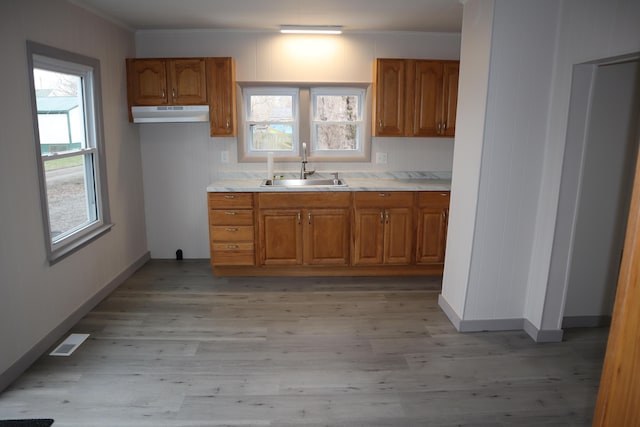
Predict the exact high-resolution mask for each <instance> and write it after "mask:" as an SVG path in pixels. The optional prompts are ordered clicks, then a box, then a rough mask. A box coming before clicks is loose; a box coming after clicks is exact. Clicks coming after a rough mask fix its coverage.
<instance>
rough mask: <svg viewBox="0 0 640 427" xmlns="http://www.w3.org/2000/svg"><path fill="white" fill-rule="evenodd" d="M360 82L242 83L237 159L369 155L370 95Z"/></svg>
mask: <svg viewBox="0 0 640 427" xmlns="http://www.w3.org/2000/svg"><path fill="white" fill-rule="evenodd" d="M368 92H369V91H368V90H367V87H366V86H363V85H354V86H352V87H351V86H347V85H344V84H343V85H335V86H326V85H323V86H308V85H305V86H299V87H276V86H268V87H253V86H246V87H243V88H242V94H243V95H242V102H243V108H242V111H243V115H242V121H243V125H242V126H241V129H242V133H241V134H240V135H239V139H238V141H239V146H238V148H239V150H240V156H239V158H240V161H264V159H265V158H266V155H267V153H268V152H273V154H274V156H275V158H276V159H277V161H285V162H286V161H291V162H296V161H300V156H301V153H302V149H301V146H302V143H303V142H308V143H307V146H308V147H309V148H308V151H309V152H308V153H307V154H308V155H309V161H369V160H370V151H371V147H370V146H371V132H370V121H369V120H370V119H369V117H370V114H369V109H370V104H371V102H370V99H368V98H367V96H368Z"/></svg>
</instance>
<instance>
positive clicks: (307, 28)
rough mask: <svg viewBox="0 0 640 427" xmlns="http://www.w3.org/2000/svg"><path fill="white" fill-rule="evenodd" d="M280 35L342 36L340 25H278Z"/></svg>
mask: <svg viewBox="0 0 640 427" xmlns="http://www.w3.org/2000/svg"><path fill="white" fill-rule="evenodd" d="M280 32H281V33H282V34H342V26H341V25H280Z"/></svg>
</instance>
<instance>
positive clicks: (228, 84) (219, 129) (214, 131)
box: [207, 58, 237, 136]
mask: <svg viewBox="0 0 640 427" xmlns="http://www.w3.org/2000/svg"><path fill="white" fill-rule="evenodd" d="M207 79H208V81H209V88H210V90H209V116H210V122H211V136H235V135H236V128H237V126H236V83H235V66H234V62H233V59H232V58H209V59H208V60H207Z"/></svg>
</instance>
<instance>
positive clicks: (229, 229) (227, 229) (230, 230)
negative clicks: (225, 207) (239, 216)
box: [224, 228, 238, 232]
mask: <svg viewBox="0 0 640 427" xmlns="http://www.w3.org/2000/svg"><path fill="white" fill-rule="evenodd" d="M224 231H229V232H236V231H238V229H237V228H225V229H224Z"/></svg>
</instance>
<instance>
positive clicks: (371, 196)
mask: <svg viewBox="0 0 640 427" xmlns="http://www.w3.org/2000/svg"><path fill="white" fill-rule="evenodd" d="M354 203H355V207H356V208H387V207H390V208H394V207H411V206H413V193H412V192H410V191H359V192H356V193H355V195H354Z"/></svg>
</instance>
